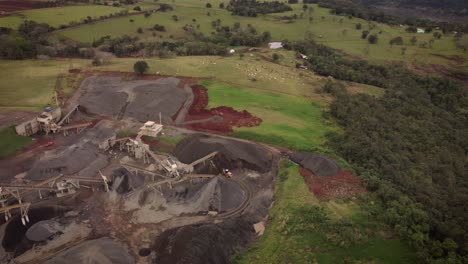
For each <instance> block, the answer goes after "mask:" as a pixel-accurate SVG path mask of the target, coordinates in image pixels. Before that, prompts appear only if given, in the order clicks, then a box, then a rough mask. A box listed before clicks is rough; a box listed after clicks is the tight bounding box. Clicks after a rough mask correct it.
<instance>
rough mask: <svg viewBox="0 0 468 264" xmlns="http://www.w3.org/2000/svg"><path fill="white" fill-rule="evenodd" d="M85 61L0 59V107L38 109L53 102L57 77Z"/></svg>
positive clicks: (83, 63)
mask: <svg viewBox="0 0 468 264" xmlns="http://www.w3.org/2000/svg"><path fill="white" fill-rule="evenodd" d="M86 64H88V61H86V60H50V61H37V60H22V61H5V60H3V61H0V80H3V81H2V82H0V109H11V110H13V109H24V110H39V109H41V108H42V107H44V106H45V105H47V104H49V103H52V98H53V96H54V88H55V83H56V80H57V76H58V75H59V74H61V73H67V72H68V69H69V68H75V67H80V66H84V65H86Z"/></svg>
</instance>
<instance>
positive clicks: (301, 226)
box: [233, 162, 414, 264]
mask: <svg viewBox="0 0 468 264" xmlns="http://www.w3.org/2000/svg"><path fill="white" fill-rule="evenodd" d="M320 210H323V212H324V214H325V216H323V215H322V217H321V218H324V219H320V217H318V216H317V214H316V213H317V211H320ZM304 212H308V213H307V214H305V213H304ZM343 223H346V224H344V225H343ZM324 225H326V226H324ZM343 227H344V228H343ZM335 229H336V230H339V231H338V232H337V231H336V230H335ZM327 231H328V232H327ZM383 234H387V235H385V236H384V235H383ZM388 234H389V233H388V232H387V230H386V229H385V228H384V227H382V226H380V225H379V224H378V223H375V222H372V221H371V220H368V218H367V217H366V216H365V212H364V211H362V210H361V209H360V207H359V205H358V204H357V203H356V202H337V201H319V200H318V199H317V198H315V197H314V195H313V194H312V193H310V192H309V190H308V188H307V186H306V185H305V183H304V180H303V178H302V176H301V175H300V174H299V173H298V166H297V165H294V164H292V163H290V162H283V163H282V165H281V167H280V172H279V177H278V180H277V181H276V190H275V203H274V205H273V208H272V209H270V216H269V222H268V225H267V227H266V230H265V233H264V235H263V236H262V237H261V238H260V239H259V240H258V241H256V242H255V243H254V244H253V245H252V246H250V247H249V248H248V250H247V252H245V253H244V254H241V255H238V256H236V257H235V258H234V259H233V263H236V264H242V263H259V264H260V263H295V264H296V263H298V264H300V263H320V264H322V263H325V264H326V263H331V264H335V263H395V264H397V263H398V264H400V263H414V256H413V254H412V252H411V251H410V249H409V248H408V247H407V246H406V245H405V244H403V243H402V242H401V241H399V240H398V239H395V238H390V236H388Z"/></svg>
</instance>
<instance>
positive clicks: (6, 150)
mask: <svg viewBox="0 0 468 264" xmlns="http://www.w3.org/2000/svg"><path fill="white" fill-rule="evenodd" d="M31 142H32V139H31V138H30V137H23V136H18V135H17V134H16V132H15V129H14V128H13V127H7V128H3V129H0V159H3V158H5V157H8V156H10V155H13V154H14V153H15V152H16V151H18V150H20V149H22V148H24V147H26V146H27V145H29V144H31Z"/></svg>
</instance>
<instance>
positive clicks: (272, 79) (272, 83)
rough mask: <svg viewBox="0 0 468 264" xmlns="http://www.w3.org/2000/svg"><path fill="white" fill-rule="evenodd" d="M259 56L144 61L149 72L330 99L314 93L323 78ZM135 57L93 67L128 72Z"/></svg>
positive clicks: (321, 83)
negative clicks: (200, 78) (208, 79)
mask: <svg viewBox="0 0 468 264" xmlns="http://www.w3.org/2000/svg"><path fill="white" fill-rule="evenodd" d="M261 55H262V54H261V53H260V54H257V53H253V54H252V56H250V55H249V54H246V56H245V58H243V59H239V57H238V56H237V55H235V56H232V57H217V56H189V57H177V58H172V59H157V58H148V59H144V60H145V61H146V62H147V63H148V65H149V73H159V74H164V75H174V76H191V77H204V78H210V79H213V80H216V81H220V82H224V83H230V84H233V85H237V86H241V87H245V88H249V89H255V90H261V91H272V92H275V93H279V94H287V95H295V96H305V97H308V98H312V99H314V100H315V101H317V102H320V101H323V102H328V101H330V100H331V98H329V97H327V96H326V95H322V94H318V93H317V92H316V89H317V88H320V87H322V86H323V84H324V83H325V81H326V80H325V79H324V78H323V77H320V76H317V75H314V74H313V73H312V72H310V71H303V70H298V69H295V68H291V67H288V66H285V65H280V64H276V63H272V62H268V61H265V60H264V59H263V58H262V57H261ZM290 56H293V54H290ZM138 60H140V59H116V60H113V61H112V62H111V64H110V65H106V66H100V67H95V68H93V69H96V70H115V71H126V72H129V71H130V72H131V71H133V64H134V63H135V62H136V61H138ZM254 79H255V80H254Z"/></svg>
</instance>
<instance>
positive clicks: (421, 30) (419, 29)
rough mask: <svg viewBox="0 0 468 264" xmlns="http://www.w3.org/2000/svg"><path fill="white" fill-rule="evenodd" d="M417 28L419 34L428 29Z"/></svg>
mask: <svg viewBox="0 0 468 264" xmlns="http://www.w3.org/2000/svg"><path fill="white" fill-rule="evenodd" d="M416 30H417V31H416V32H417V33H418V34H421V33H424V32H426V31H425V30H424V29H422V28H417V29H416Z"/></svg>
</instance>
